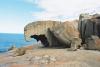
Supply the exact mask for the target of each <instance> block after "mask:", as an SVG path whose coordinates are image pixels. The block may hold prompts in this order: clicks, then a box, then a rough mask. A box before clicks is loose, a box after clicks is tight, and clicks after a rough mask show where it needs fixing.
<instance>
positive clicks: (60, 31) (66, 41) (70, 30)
mask: <svg viewBox="0 0 100 67" xmlns="http://www.w3.org/2000/svg"><path fill="white" fill-rule="evenodd" d="M77 24H78V21H70V22H68V21H66V22H63V23H60V22H59V21H37V22H33V23H30V24H28V25H27V26H26V27H25V28H24V32H25V37H26V40H30V38H34V39H36V40H37V41H39V40H40V41H41V43H42V44H43V45H44V46H45V47H48V46H49V47H55V46H56V47H59V46H60V47H71V48H72V50H76V49H77V48H78V47H79V46H80V44H81V39H80V38H79V32H78V29H77Z"/></svg>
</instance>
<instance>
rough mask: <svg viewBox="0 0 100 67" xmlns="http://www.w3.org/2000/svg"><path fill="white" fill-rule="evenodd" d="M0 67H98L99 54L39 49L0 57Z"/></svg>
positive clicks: (94, 52)
mask: <svg viewBox="0 0 100 67" xmlns="http://www.w3.org/2000/svg"><path fill="white" fill-rule="evenodd" d="M0 67H100V52H99V51H92V50H77V51H66V49H46V48H45V49H44V48H43V49H42V48H41V49H35V50H28V51H27V52H26V54H25V55H23V56H16V57H13V56H11V55H10V53H8V54H6V55H5V54H4V55H0Z"/></svg>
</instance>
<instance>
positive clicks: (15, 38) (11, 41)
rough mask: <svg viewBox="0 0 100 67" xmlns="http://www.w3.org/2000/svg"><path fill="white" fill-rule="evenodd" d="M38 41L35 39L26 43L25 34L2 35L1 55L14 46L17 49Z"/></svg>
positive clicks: (0, 41) (0, 42)
mask: <svg viewBox="0 0 100 67" xmlns="http://www.w3.org/2000/svg"><path fill="white" fill-rule="evenodd" d="M35 42H36V41H35V40H34V39H33V40H32V41H30V42H26V41H25V39H24V34H12V33H0V53H3V52H6V51H7V50H8V49H9V48H10V47H11V46H12V45H15V46H16V47H17V48H19V47H23V46H28V45H32V44H34V43H35Z"/></svg>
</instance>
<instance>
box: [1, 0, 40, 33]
mask: <svg viewBox="0 0 100 67" xmlns="http://www.w3.org/2000/svg"><path fill="white" fill-rule="evenodd" d="M38 11H41V9H39V8H38V7H37V6H36V5H35V4H33V3H32V4H31V3H28V2H26V1H24V0H0V32H1V33H23V28H24V26H25V25H26V24H27V23H29V22H31V21H33V20H34V17H33V16H32V13H34V12H38Z"/></svg>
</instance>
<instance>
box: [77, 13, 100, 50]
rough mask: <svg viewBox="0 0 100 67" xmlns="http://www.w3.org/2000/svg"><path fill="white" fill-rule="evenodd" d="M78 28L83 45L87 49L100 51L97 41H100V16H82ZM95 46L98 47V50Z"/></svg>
mask: <svg viewBox="0 0 100 67" xmlns="http://www.w3.org/2000/svg"><path fill="white" fill-rule="evenodd" d="M78 28H79V32H80V37H81V39H82V44H86V46H85V47H86V48H87V49H97V50H100V47H99V46H100V45H99V44H98V45H97V44H96V42H97V41H98V42H99V41H100V39H99V38H100V15H99V14H94V15H89V14H81V15H80V17H79V27H78ZM90 42H91V43H90ZM93 42H94V43H93ZM95 46H98V48H97V47H95Z"/></svg>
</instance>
